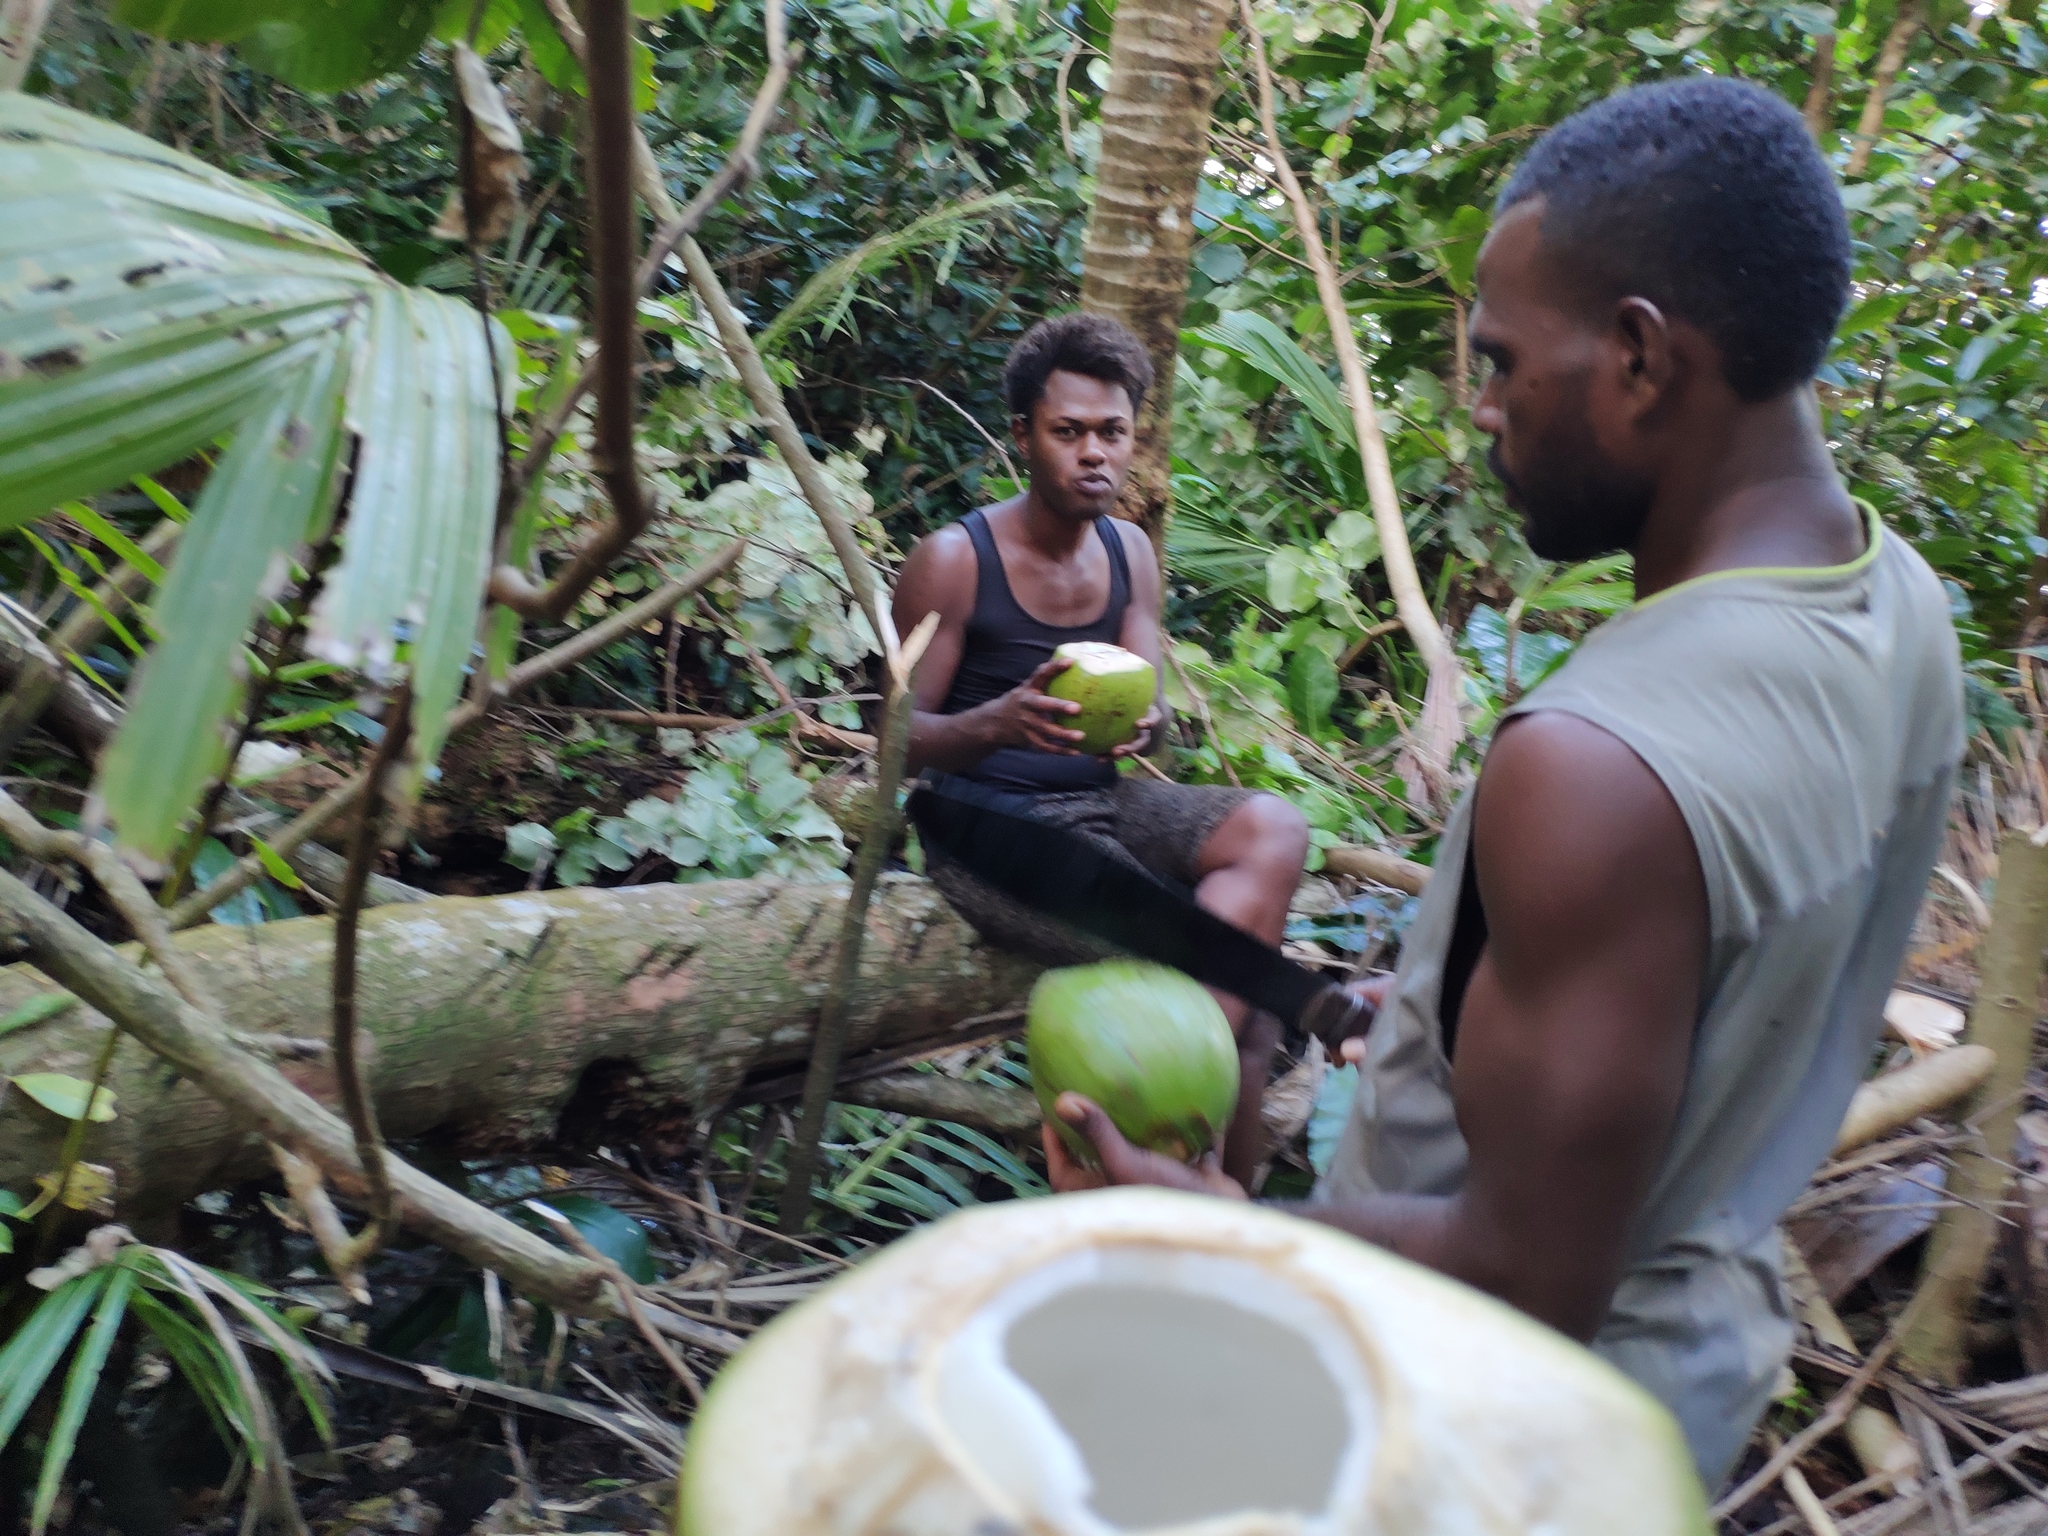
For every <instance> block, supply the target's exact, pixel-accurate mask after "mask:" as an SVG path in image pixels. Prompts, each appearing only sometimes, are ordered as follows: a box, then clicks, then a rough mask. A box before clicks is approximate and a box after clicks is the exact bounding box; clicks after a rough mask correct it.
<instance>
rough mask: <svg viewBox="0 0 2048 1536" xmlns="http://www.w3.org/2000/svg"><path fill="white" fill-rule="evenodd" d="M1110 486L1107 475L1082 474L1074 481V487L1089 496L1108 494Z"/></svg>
mask: <svg viewBox="0 0 2048 1536" xmlns="http://www.w3.org/2000/svg"><path fill="white" fill-rule="evenodd" d="M1110 486H1111V482H1110V478H1109V476H1107V475H1082V476H1081V477H1080V478H1079V479H1077V480H1075V482H1074V489H1075V490H1077V491H1080V492H1082V493H1083V494H1084V495H1088V496H1107V495H1108V494H1109V492H1110Z"/></svg>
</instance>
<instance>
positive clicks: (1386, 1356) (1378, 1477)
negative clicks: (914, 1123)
mask: <svg viewBox="0 0 2048 1536" xmlns="http://www.w3.org/2000/svg"><path fill="white" fill-rule="evenodd" d="M682 1513H683V1520H682V1525H681V1530H682V1532H683V1533H684V1536H1539V1533H1540V1536H1612V1533H1613V1532H1616V1531H1619V1530H1624V1529H1625V1530H1627V1531H1628V1532H1629V1533H1630V1536H1706V1533H1707V1531H1708V1529H1709V1527H1708V1524H1707V1520H1706V1511H1705V1500H1704V1498H1703V1497H1702V1494H1701V1490H1700V1487H1699V1483H1698V1480H1697V1478H1695V1477H1694V1475H1693V1471H1692V1465H1691V1459H1690V1457H1689V1456H1688V1455H1687V1453H1686V1449H1685V1444H1684V1441H1683V1440H1682V1439H1681V1438H1680V1436H1679V1434H1678V1430H1677V1426H1676V1425H1675V1424H1674V1423H1673V1422H1672V1420H1671V1418H1670V1416H1669V1415H1668V1414H1667V1413H1666V1412H1665V1411H1664V1410H1663V1409H1662V1408H1661V1407H1659V1406H1658V1405H1657V1404H1656V1403H1655V1402H1653V1401H1652V1400H1651V1399H1650V1398H1649V1397H1648V1396H1647V1395H1645V1394H1644V1393H1643V1392H1642V1391H1641V1390H1640V1389H1639V1388H1637V1387H1636V1386H1634V1385H1633V1384H1632V1383H1630V1382H1629V1381H1627V1380H1626V1379H1625V1378H1624V1377H1622V1376H1621V1375H1620V1374H1619V1373H1618V1372H1616V1371H1615V1370H1614V1369H1613V1368H1612V1367H1610V1366H1608V1365H1607V1364H1605V1363H1604V1362H1602V1361H1600V1360H1598V1359H1596V1358H1594V1357H1593V1356H1592V1355H1591V1354H1589V1353H1587V1352H1586V1351H1585V1350H1583V1349H1581V1348H1579V1347H1578V1346H1577V1345H1575V1344H1572V1343H1571V1342H1569V1341H1568V1340H1566V1339H1563V1338H1561V1337H1560V1336H1558V1335H1557V1334H1554V1333H1552V1332H1550V1331H1549V1330H1548V1329H1545V1328H1542V1327H1540V1326H1539V1325H1537V1324H1535V1323H1533V1322H1531V1321H1530V1320H1529V1319H1527V1318H1526V1317H1523V1316H1522V1315H1520V1314H1519V1313H1516V1312H1514V1311H1512V1310H1510V1309H1509V1308H1507V1307H1505V1306H1503V1305H1502V1304H1501V1303H1499V1302H1497V1301H1494V1300H1492V1299H1491V1298H1489V1297H1485V1296H1482V1295H1480V1294H1478V1293H1477V1292H1475V1291H1471V1290H1468V1289H1467V1288H1465V1287H1464V1286H1461V1285H1458V1284H1456V1283H1454V1282H1452V1281H1450V1280H1446V1279H1444V1278H1443V1277H1442V1276H1440V1275H1434V1274H1431V1273H1429V1272H1428V1271H1426V1270H1423V1269H1421V1268H1420V1267H1418V1266H1416V1265H1414V1264H1410V1263H1408V1262H1406V1261H1405V1260H1402V1259H1398V1258H1395V1257H1394V1256H1392V1255H1390V1254H1387V1253H1384V1252H1381V1251H1379V1250H1377V1249H1373V1248H1369V1247H1367V1246H1366V1245H1364V1244H1362V1243H1358V1242H1356V1241H1354V1240H1352V1239H1350V1238H1348V1237H1345V1236H1343V1235H1342V1234H1341V1233H1338V1232H1335V1231H1332V1230H1331V1229H1329V1228H1327V1227H1323V1226H1319V1225H1316V1224H1314V1223H1311V1222H1307V1221H1302V1220H1298V1219H1296V1218H1293V1217H1289V1216H1284V1215H1281V1214H1279V1213H1277V1212H1273V1211H1269V1210H1262V1209H1260V1208H1257V1207H1253V1206H1247V1205H1244V1204H1241V1203H1238V1202H1229V1201H1221V1200H1211V1199H1204V1198H1200V1197H1196V1196H1191V1195H1182V1194H1174V1193H1169V1192H1167V1191H1164V1190H1151V1189H1115V1190H1104V1191H1099V1192H1096V1193H1093V1194H1085V1195H1066V1196H1060V1197H1058V1198H1055V1199H1046V1200H1021V1201H1011V1202H1005V1203H1002V1204H998V1205H993V1206H983V1207H979V1208H976V1209H973V1210H969V1211H966V1212H962V1213H960V1214H958V1215H955V1216H952V1217H949V1218H947V1219H946V1220H944V1221H942V1222H938V1223H936V1224H934V1225H933V1226H931V1227H928V1228H926V1229H925V1230H924V1231H922V1232H920V1233H919V1234H917V1235H915V1236H913V1237H910V1238H907V1239H905V1240H903V1241H901V1242H898V1243H895V1244H892V1245H890V1246H889V1247H888V1248H886V1249H884V1250H882V1251H881V1252H880V1253H878V1254H875V1255H874V1256H872V1257H870V1258H868V1259H866V1260H864V1261H863V1262H862V1263H860V1264H859V1265H857V1266H856V1267H855V1268H854V1269H853V1270H851V1271H850V1272H849V1273H847V1274H846V1275H845V1276H843V1277H842V1278H840V1279H839V1280H837V1281H835V1282H833V1283H832V1284H831V1285H829V1286H827V1287H825V1288H824V1289H823V1290H822V1291H820V1292H819V1293H818V1294H816V1295H815V1296H813V1297H811V1298H810V1299H809V1300H807V1301H805V1302H804V1303H803V1304H802V1305H800V1306H798V1307H796V1308H793V1309H792V1310H791V1311H790V1312H788V1313H786V1314H785V1315H784V1316H783V1317H781V1318H779V1319H778V1320H777V1321H776V1322H774V1323H773V1324H772V1325H770V1326H769V1327H768V1328H766V1329H764V1330H763V1331H762V1333H761V1334H760V1335H759V1336H758V1337H757V1338H756V1339H755V1340H754V1342H753V1343H752V1344H750V1345H749V1346H748V1347H747V1349H746V1350H744V1351H743V1352H742V1353H741V1354H740V1355H739V1356H738V1357H737V1358H736V1359H735V1360H734V1361H733V1362H732V1363H731V1364H730V1365H729V1366H727V1368H726V1369H725V1371H724V1372H722V1373H721V1374H720V1376H719V1378H718V1380H717V1382H716V1383H715V1384H714V1385H713V1388H712V1391H711V1393H710V1394H709V1396H708V1397H707V1399H706V1401H705V1404H704V1406H703V1408H702V1410H701V1411H700V1412H699V1414H698V1416H697V1419H696V1422H695V1423H694V1424H693V1425H692V1427H691V1431H690V1443H689V1450H688V1455H687V1459H686V1465H685V1469H684V1487H683V1509H682Z"/></svg>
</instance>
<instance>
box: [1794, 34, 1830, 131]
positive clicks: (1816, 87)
mask: <svg viewBox="0 0 2048 1536" xmlns="http://www.w3.org/2000/svg"><path fill="white" fill-rule="evenodd" d="M1834 92H1835V34H1834V33H1832V32H1824V33H1822V34H1821V35H1820V36H1819V37H1816V38H1815V39H1814V40H1813V76H1812V78H1811V80H1809V81H1808V82H1807V86H1806V110H1805V111H1804V112H1802V113H1801V114H1800V115H1801V116H1803V117H1804V118H1805V119H1806V131H1807V132H1808V133H1810V134H1812V135H1813V136H1814V138H1815V139H1819V138H1821V136H1822V135H1823V134H1825V133H1826V132H1827V131H1828V119H1829V118H1830V117H1832V116H1833V115H1834V106H1835V95H1834Z"/></svg>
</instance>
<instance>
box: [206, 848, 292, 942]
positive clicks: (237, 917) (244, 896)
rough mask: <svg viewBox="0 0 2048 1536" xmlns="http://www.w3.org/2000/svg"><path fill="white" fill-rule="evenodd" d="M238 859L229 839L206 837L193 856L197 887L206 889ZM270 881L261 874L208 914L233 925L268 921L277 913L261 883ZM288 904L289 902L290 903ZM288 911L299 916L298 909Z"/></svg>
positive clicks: (263, 884)
mask: <svg viewBox="0 0 2048 1536" xmlns="http://www.w3.org/2000/svg"><path fill="white" fill-rule="evenodd" d="M235 863H236V859H235V854H234V850H233V849H231V848H229V847H228V845H227V844H226V843H224V842H222V841H221V840H220V839H219V838H217V837H209V838H206V839H204V840H203V841H202V842H201V843H200V844H199V852H198V854H197V855H195V856H194V858H193V860H192V884H193V887H194V888H195V889H197V890H202V891H203V890H205V889H206V888H207V887H208V886H209V885H211V884H213V882H214V881H216V880H218V879H219V878H220V877H221V876H222V875H224V874H226V873H227V872H228V871H229V870H230V869H233V868H234V867H235ZM269 884H270V882H269V881H268V880H265V879H263V878H260V877H259V878H258V879H256V880H254V881H252V882H250V883H249V884H248V885H246V886H244V887H242V889H241V890H239V891H237V892H235V894H234V895H232V896H230V897H229V898H228V899H227V900H226V901H223V902H221V903H220V904H219V905H218V906H216V907H215V908H214V909H213V910H212V912H211V913H209V914H208V915H209V916H210V917H211V919H212V920H213V921H214V922H216V923H226V924H228V925H230V926H232V927H242V926H247V925H249V924H251V923H263V922H268V921H269V920H270V919H271V917H272V916H273V915H274V914H273V912H272V910H271V908H270V905H269V904H268V903H267V902H266V901H265V900H264V899H263V895H262V893H261V890H260V887H262V886H265V885H269ZM271 889H272V890H275V889H276V887H275V886H274V885H273V886H271ZM287 905H289V904H288V903H287ZM286 915H288V916H296V915H297V913H296V912H295V911H294V912H291V913H287V914H286Z"/></svg>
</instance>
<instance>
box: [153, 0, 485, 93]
mask: <svg viewBox="0 0 2048 1536" xmlns="http://www.w3.org/2000/svg"><path fill="white" fill-rule="evenodd" d="M457 4H459V5H460V9H462V10H463V11H465V12H466V11H467V9H468V6H467V4H466V3H463V0H457V3H456V4H450V3H447V0H347V3H346V4H336V3H335V0H115V6H114V14H115V15H116V16H117V17H118V18H119V19H120V20H121V21H123V22H125V23H126V24H127V25H129V26H131V27H136V28H139V29H140V30H142V31H145V32H153V33H155V34H156V35H157V36H159V37H165V38H175V39H178V40H180V41H185V42H196V43H223V42H232V43H236V44H239V45H240V48H241V51H242V53H243V55H244V56H245V57H247V58H248V59H249V60H250V61H251V62H253V63H255V64H256V65H257V66H258V67H259V68H261V69H264V70H267V71H268V72H269V73H271V74H273V75H276V76H277V77H278V78H279V79H280V80H283V81H285V82H287V83H288V84H290V85H293V86H296V87H297V88H298V89H300V90H302V91H339V90H345V89H347V88H348V87H349V86H352V85H361V84H362V83H363V82H364V81H366V80H372V79H375V78H376V77H377V76H379V75H384V74H389V73H390V72H391V71H392V70H394V69H398V68H400V67H402V66H403V65H404V64H405V63H406V61H407V60H409V59H410V58H411V57H412V55H413V54H414V53H416V52H417V51H418V50H419V47H420V45H421V44H422V43H424V42H425V41H426V40H427V34H428V33H429V32H430V31H432V30H433V27H434V22H435V20H436V17H437V13H438V12H440V11H441V10H443V9H444V8H445V9H449V10H454V9H456V8H457Z"/></svg>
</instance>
